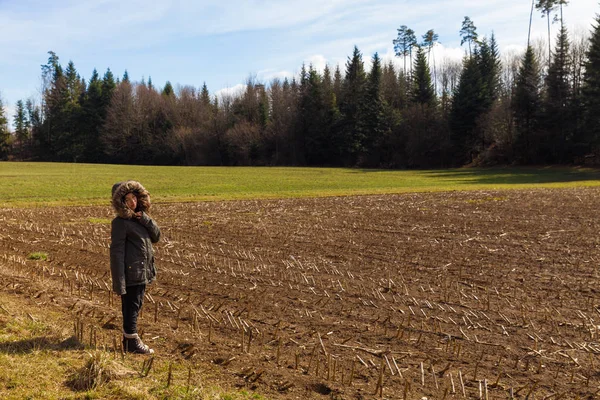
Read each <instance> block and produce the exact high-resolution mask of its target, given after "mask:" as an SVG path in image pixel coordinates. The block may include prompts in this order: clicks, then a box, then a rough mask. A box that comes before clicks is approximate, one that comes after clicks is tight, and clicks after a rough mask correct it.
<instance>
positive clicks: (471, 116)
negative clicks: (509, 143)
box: [450, 49, 486, 164]
mask: <svg viewBox="0 0 600 400" xmlns="http://www.w3.org/2000/svg"><path fill="white" fill-rule="evenodd" d="M463 64H464V66H463V70H462V73H461V75H460V80H459V83H458V87H457V88H456V92H455V93H454V99H453V101H452V109H451V111H450V128H451V132H452V142H453V146H454V149H455V157H456V158H455V161H456V162H457V163H458V164H464V163H469V162H471V161H473V159H474V157H475V155H476V154H477V153H478V152H479V151H481V150H482V149H481V140H480V138H479V137H478V134H477V123H478V120H479V117H480V116H481V115H482V114H483V113H484V112H485V111H486V109H485V107H484V102H485V100H484V89H483V79H482V76H481V67H480V65H479V51H478V50H477V49H474V51H473V56H472V57H465V59H464V61H463Z"/></svg>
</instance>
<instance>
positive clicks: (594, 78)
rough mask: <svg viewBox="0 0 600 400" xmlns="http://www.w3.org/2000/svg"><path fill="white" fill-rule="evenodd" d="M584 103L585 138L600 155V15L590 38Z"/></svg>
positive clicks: (583, 91)
mask: <svg viewBox="0 0 600 400" xmlns="http://www.w3.org/2000/svg"><path fill="white" fill-rule="evenodd" d="M582 103H583V105H584V115H585V129H584V132H585V136H584V140H585V142H586V143H588V146H589V150H593V151H594V152H596V154H600V153H599V150H600V14H597V15H596V21H595V26H594V28H593V31H592V36H591V38H590V47H589V50H588V52H587V62H586V64H585V73H584V77H583V88H582Z"/></svg>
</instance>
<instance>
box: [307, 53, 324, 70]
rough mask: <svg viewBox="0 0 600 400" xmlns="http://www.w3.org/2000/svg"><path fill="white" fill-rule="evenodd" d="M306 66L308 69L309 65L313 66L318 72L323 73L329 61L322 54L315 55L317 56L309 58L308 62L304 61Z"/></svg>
mask: <svg viewBox="0 0 600 400" xmlns="http://www.w3.org/2000/svg"><path fill="white" fill-rule="evenodd" d="M304 64H306V66H307V67H308V66H309V65H312V67H313V68H314V69H315V70H316V71H318V72H320V73H322V72H323V71H324V70H325V66H326V65H327V64H328V63H327V59H326V58H325V56H323V55H322V54H315V55H312V56H310V57H308V58H307V59H306V60H304Z"/></svg>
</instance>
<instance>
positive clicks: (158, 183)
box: [0, 162, 600, 207]
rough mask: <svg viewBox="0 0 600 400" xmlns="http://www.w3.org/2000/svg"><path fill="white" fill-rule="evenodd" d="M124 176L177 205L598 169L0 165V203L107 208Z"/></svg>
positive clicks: (565, 182)
mask: <svg viewBox="0 0 600 400" xmlns="http://www.w3.org/2000/svg"><path fill="white" fill-rule="evenodd" d="M126 179H135V180H139V181H140V182H142V183H143V184H144V185H145V186H146V188H147V189H148V190H149V191H150V192H151V193H152V196H153V200H154V201H156V202H181V201H201V200H233V199H259V198H289V197H321V196H344V195H357V194H381V193H403V192H427V191H448V190H491V189H509V188H514V189H516V188H528V187H574V186H600V171H599V170H595V169H581V168H566V167H565V168H562V167H560V168H559V167H545V168H496V169H466V168H465V169H448V170H428V171H423V170H421V171H390V170H364V169H343V168H282V167H277V168H275V167H157V166H128V165H99V164H98V165H95V164H63V163H14V162H1V163H0V206H2V207H6V206H13V207H14V206H17V207H18V206H36V205H99V204H106V203H107V202H108V198H109V194H110V188H111V186H112V184H113V183H115V182H118V181H122V180H126Z"/></svg>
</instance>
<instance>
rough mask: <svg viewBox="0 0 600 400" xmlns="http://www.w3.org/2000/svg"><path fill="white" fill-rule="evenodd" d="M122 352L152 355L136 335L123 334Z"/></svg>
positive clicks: (152, 351) (149, 349)
mask: <svg viewBox="0 0 600 400" xmlns="http://www.w3.org/2000/svg"><path fill="white" fill-rule="evenodd" d="M123 351H124V352H125V353H135V354H154V350H152V349H151V348H150V347H148V346H147V345H145V344H144V342H142V339H140V337H139V335H138V334H137V333H133V334H127V333H124V332H123Z"/></svg>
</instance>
